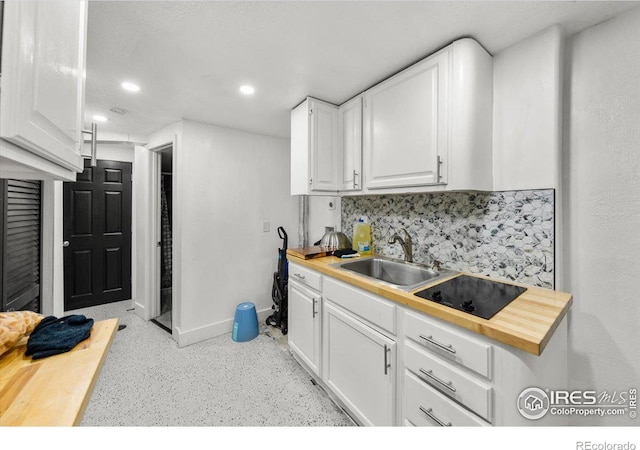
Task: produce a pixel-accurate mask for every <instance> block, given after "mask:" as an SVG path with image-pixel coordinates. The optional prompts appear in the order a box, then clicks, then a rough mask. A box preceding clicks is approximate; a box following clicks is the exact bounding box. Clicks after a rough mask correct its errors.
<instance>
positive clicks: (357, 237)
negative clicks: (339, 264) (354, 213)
mask: <svg viewBox="0 0 640 450" xmlns="http://www.w3.org/2000/svg"><path fill="white" fill-rule="evenodd" d="M352 248H353V249H354V250H355V251H357V252H358V253H360V254H361V255H363V256H364V255H371V254H372V253H373V245H372V242H371V224H369V223H365V221H364V219H362V218H360V219H358V221H357V222H356V223H354V224H353V247H352Z"/></svg>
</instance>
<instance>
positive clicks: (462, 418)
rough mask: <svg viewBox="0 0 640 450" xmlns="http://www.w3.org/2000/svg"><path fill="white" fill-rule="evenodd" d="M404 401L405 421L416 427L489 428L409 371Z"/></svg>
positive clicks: (405, 380)
mask: <svg viewBox="0 0 640 450" xmlns="http://www.w3.org/2000/svg"><path fill="white" fill-rule="evenodd" d="M403 399H404V400H403V403H404V406H403V415H404V420H405V421H409V422H411V423H412V424H414V425H416V426H438V425H440V426H463V427H465V426H466V427H469V426H489V424H488V423H487V422H485V421H484V420H482V419H481V418H479V417H477V416H476V415H475V414H473V413H471V412H469V411H467V410H466V409H464V408H463V407H462V406H460V405H458V404H457V403H456V402H454V401H452V400H451V399H449V398H448V397H446V396H444V395H442V394H441V393H439V392H437V391H436V390H435V389H433V388H431V387H429V386H427V385H426V384H425V383H424V382H423V381H421V380H419V379H418V378H417V377H416V376H415V375H413V374H412V373H411V372H409V371H407V370H405V373H404V396H403ZM405 423H406V422H405Z"/></svg>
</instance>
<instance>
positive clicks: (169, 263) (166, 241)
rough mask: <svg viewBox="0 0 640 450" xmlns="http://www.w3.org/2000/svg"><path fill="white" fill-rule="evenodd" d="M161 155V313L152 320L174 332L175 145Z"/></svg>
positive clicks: (159, 218)
mask: <svg viewBox="0 0 640 450" xmlns="http://www.w3.org/2000/svg"><path fill="white" fill-rule="evenodd" d="M158 154H159V155H160V186H159V188H160V192H159V194H160V195H159V199H160V208H159V209H158V210H159V213H160V217H158V221H159V223H160V239H159V241H158V246H159V247H160V277H159V280H160V286H159V290H158V292H159V293H160V296H159V299H158V300H157V301H159V305H160V307H159V308H157V309H156V311H158V312H159V313H160V314H159V315H158V316H156V317H154V318H153V319H152V320H153V322H154V323H155V324H157V325H159V326H160V327H161V328H163V329H164V330H166V331H168V332H169V333H171V332H172V307H173V200H174V196H173V146H170V147H168V148H164V149H161V150H159V151H158Z"/></svg>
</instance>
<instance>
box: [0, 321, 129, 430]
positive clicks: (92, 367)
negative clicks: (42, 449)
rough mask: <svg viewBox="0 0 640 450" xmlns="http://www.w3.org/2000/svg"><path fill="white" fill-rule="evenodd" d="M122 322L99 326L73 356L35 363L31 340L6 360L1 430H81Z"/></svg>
mask: <svg viewBox="0 0 640 450" xmlns="http://www.w3.org/2000/svg"><path fill="white" fill-rule="evenodd" d="M117 329H118V319H108V320H102V321H99V322H95V323H94V325H93V328H92V329H91V336H90V337H89V339H86V340H84V341H82V342H81V343H79V344H78V345H76V346H75V347H74V348H73V349H72V350H71V351H69V352H67V353H62V354H59V355H54V356H49V357H47V358H42V359H36V360H32V359H31V357H30V356H25V355H24V353H25V351H26V348H27V339H26V338H24V339H23V340H22V341H21V342H19V343H18V345H16V346H15V347H14V348H13V349H11V350H9V352H7V353H5V354H4V355H3V356H1V357H0V426H71V425H78V424H79V423H80V421H81V420H82V416H83V415H84V411H85V410H86V408H87V404H88V403H89V398H90V397H91V393H92V392H93V388H94V387H95V384H96V381H97V380H98V375H99V374H100V370H101V369H102V364H103V363H104V360H105V357H106V355H107V351H108V350H109V347H111V343H112V342H113V338H114V336H115V334H116V330H117Z"/></svg>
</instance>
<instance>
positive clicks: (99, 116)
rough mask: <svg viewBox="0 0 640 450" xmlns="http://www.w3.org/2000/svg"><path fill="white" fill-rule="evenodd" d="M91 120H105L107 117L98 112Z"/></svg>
mask: <svg viewBox="0 0 640 450" xmlns="http://www.w3.org/2000/svg"><path fill="white" fill-rule="evenodd" d="M93 120H95V121H96V122H106V121H107V120H109V119H107V118H106V117H105V116H101V115H100V114H96V115H94V116H93Z"/></svg>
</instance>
